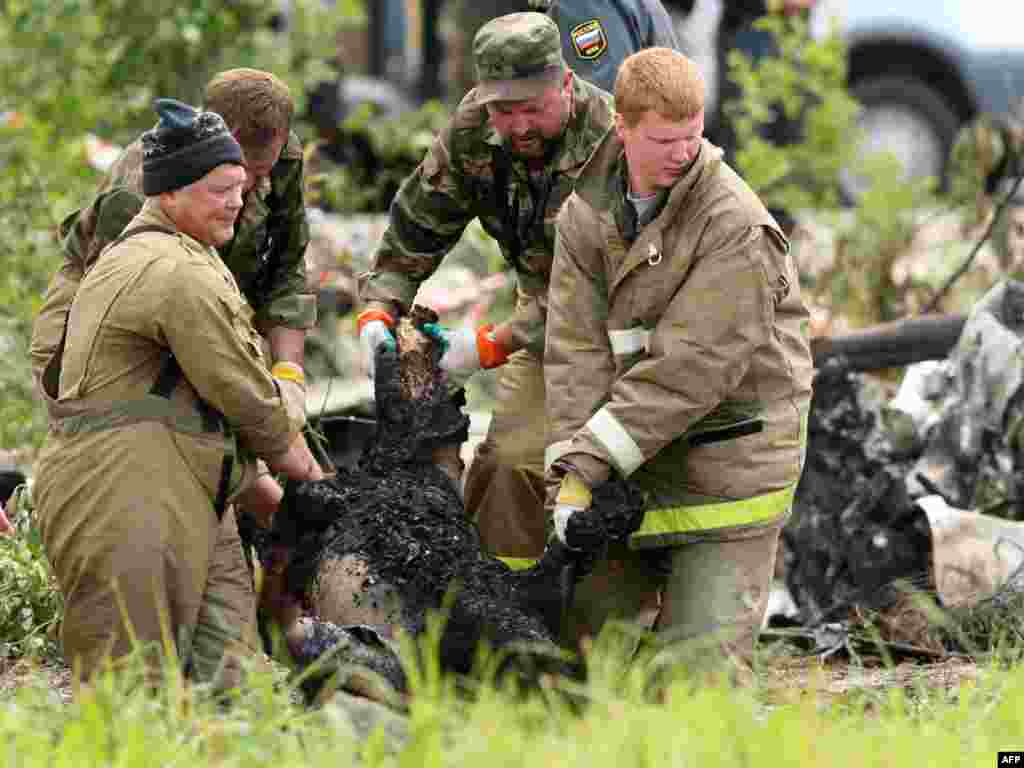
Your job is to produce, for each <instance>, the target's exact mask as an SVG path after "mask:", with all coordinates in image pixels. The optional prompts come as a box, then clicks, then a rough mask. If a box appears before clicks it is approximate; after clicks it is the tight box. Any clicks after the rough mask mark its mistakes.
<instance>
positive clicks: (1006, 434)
mask: <svg viewBox="0 0 1024 768" xmlns="http://www.w3.org/2000/svg"><path fill="white" fill-rule="evenodd" d="M940 375H941V377H942V382H943V386H938V387H935V386H934V384H933V389H935V390H936V391H937V396H932V397H931V398H930V400H929V398H928V397H927V395H926V397H925V399H926V400H929V402H930V403H931V406H932V410H933V416H932V417H931V418H929V419H928V421H927V423H926V425H925V428H924V434H923V435H921V438H922V441H923V443H924V449H923V452H922V454H921V456H920V458H919V459H918V460H917V462H916V463H915V465H914V466H913V467H912V469H911V470H910V472H909V474H908V476H907V490H908V493H909V494H910V495H911V496H912V497H915V498H916V497H919V496H924V495H927V494H930V493H937V494H939V495H941V496H942V497H943V498H944V499H946V501H947V502H949V503H950V504H951V505H953V506H955V507H960V508H963V509H978V510H980V511H983V512H986V513H989V514H995V515H998V516H1000V517H1008V518H1011V519H1020V518H1021V517H1024V508H1022V505H1021V503H1020V496H1021V488H1020V482H1021V481H1020V479H1019V475H1020V472H1019V470H1020V469H1022V468H1024V446H1022V445H1021V444H1020V438H1021V436H1022V435H1021V431H1020V428H1021V425H1022V424H1024V402H1022V400H1024V398H1022V394H1021V390H1022V385H1024V283H1020V282H1017V281H1013V280H1005V281H1003V282H1000V283H999V284H997V285H996V286H995V287H993V288H992V289H991V290H990V291H989V292H988V293H987V294H986V295H985V296H984V297H982V299H981V300H979V301H978V303H977V304H976V305H975V306H974V308H973V309H972V311H971V314H970V316H969V317H968V319H967V323H966V325H965V326H964V330H963V333H962V334H961V336H960V340H959V342H958V343H957V346H956V347H955V349H954V350H953V352H952V354H951V355H950V357H949V359H948V361H947V362H946V364H945V366H944V370H943V371H942V373H941V374H940Z"/></svg>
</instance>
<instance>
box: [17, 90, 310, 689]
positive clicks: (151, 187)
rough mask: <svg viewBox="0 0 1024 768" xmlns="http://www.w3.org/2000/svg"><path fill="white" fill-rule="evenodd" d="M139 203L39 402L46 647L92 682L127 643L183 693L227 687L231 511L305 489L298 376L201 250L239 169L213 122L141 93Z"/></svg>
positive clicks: (233, 191) (85, 296) (234, 552)
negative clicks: (55, 615)
mask: <svg viewBox="0 0 1024 768" xmlns="http://www.w3.org/2000/svg"><path fill="white" fill-rule="evenodd" d="M156 109H157V112H158V113H159V115H160V121H159V123H158V124H157V126H156V127H155V128H154V129H152V130H151V131H148V132H146V133H145V134H143V136H142V139H141V152H142V191H143V193H144V194H145V195H146V201H145V203H144V204H143V206H142V209H141V210H140V211H139V213H138V215H137V216H135V217H134V218H133V219H132V220H131V222H129V225H128V228H127V230H126V231H125V232H124V233H123V234H122V235H121V236H120V237H119V238H118V239H117V240H116V241H115V242H114V244H113V245H112V246H111V247H109V248H108V249H106V250H104V251H103V252H102V253H101V254H99V255H98V258H96V259H95V260H94V263H93V264H92V266H91V268H90V269H89V271H88V273H87V274H86V275H85V277H84V278H83V279H82V281H81V284H80V285H79V286H78V287H77V291H76V295H75V297H74V303H73V305H72V306H71V307H70V310H69V312H68V316H67V323H66V330H64V331H62V334H61V338H60V340H59V342H58V344H57V348H56V351H55V353H54V354H53V355H52V356H51V359H50V361H49V363H48V365H47V366H46V368H45V370H44V371H43V372H42V374H41V377H40V385H41V386H40V389H41V392H42V395H43V397H44V398H45V400H46V404H47V407H48V409H49V412H50V439H49V441H48V443H47V445H46V446H45V447H44V448H43V450H42V451H41V453H40V456H39V459H38V461H37V464H36V468H35V473H34V475H35V484H34V488H33V502H34V505H35V515H36V519H37V520H38V522H39V528H40V532H41V534H42V539H43V544H44V546H45V548H46V552H47V556H48V558H49V560H50V562H51V564H52V566H53V570H54V573H55V575H56V577H57V581H58V583H59V584H60V588H61V592H62V593H63V595H64V599H65V606H66V607H65V612H64V618H63V621H62V624H61V642H62V644H63V647H64V653H65V656H66V658H67V660H68V662H69V663H70V664H72V665H73V667H74V668H75V669H76V672H77V673H78V674H79V675H81V676H82V677H83V678H89V677H91V676H92V675H94V674H95V673H96V672H97V671H98V670H99V669H100V668H101V665H102V662H103V659H104V658H106V657H107V656H108V655H109V656H111V657H113V658H115V659H116V658H119V657H122V656H125V655H126V654H128V653H130V652H131V651H132V650H133V647H134V644H135V642H136V641H137V642H138V643H139V644H140V645H141V646H142V647H144V648H145V649H146V653H147V656H146V658H147V661H148V662H149V663H150V664H151V669H153V670H154V671H155V670H156V669H158V667H157V665H158V659H159V657H160V653H161V650H162V649H164V648H166V647H167V643H170V644H171V646H172V647H173V648H174V650H175V651H176V653H177V656H178V657H179V659H180V661H181V663H182V666H183V668H184V669H185V670H186V672H187V673H190V674H191V675H192V676H193V677H194V678H195V679H198V680H212V679H217V680H218V681H219V682H220V684H222V685H228V686H230V685H233V684H237V682H239V679H240V678H239V672H240V668H239V666H238V659H239V657H240V656H242V655H248V654H249V653H250V652H251V651H252V650H253V647H252V639H253V638H254V637H255V634H254V632H253V627H252V622H253V620H254V618H255V605H254V603H255V597H254V595H253V589H252V582H251V580H250V578H249V574H248V571H247V569H246V566H245V563H244V560H243V554H242V548H241V544H240V541H239V536H238V529H237V525H236V520H235V514H234V511H233V509H232V507H231V502H233V501H235V500H238V501H242V502H245V503H246V504H247V506H248V507H249V508H252V509H265V510H273V509H274V508H276V506H277V505H278V503H279V502H280V498H281V488H280V486H278V485H277V483H276V482H275V481H274V480H273V478H272V477H270V476H268V475H266V474H261V473H260V472H259V471H258V469H257V463H256V461H255V459H253V460H246V459H244V458H243V450H242V449H243V448H244V450H245V452H246V453H247V454H248V455H252V456H255V457H259V458H260V459H262V460H264V461H265V462H266V464H267V466H269V467H270V469H271V470H273V471H276V472H282V473H284V474H286V475H288V476H289V477H291V478H294V479H296V480H304V479H318V478H319V477H320V476H322V473H321V472H320V470H319V467H318V466H317V464H316V462H315V460H314V459H313V457H312V455H311V454H310V452H309V449H308V447H307V445H306V443H305V440H304V439H303V437H302V434H301V430H302V427H303V425H304V423H305V409H304V396H303V393H304V390H303V387H302V372H301V369H300V368H299V367H298V366H296V365H295V364H294V363H290V362H285V361H279V362H277V363H275V364H274V365H273V368H272V370H268V363H267V361H266V359H265V357H264V353H263V345H262V343H261V339H260V337H259V335H258V334H257V332H256V330H255V329H254V327H253V325H252V323H251V319H252V309H251V308H250V307H249V305H248V303H247V302H246V300H245V298H244V297H243V296H242V294H241V293H240V292H239V290H238V286H237V284H236V282H235V279H234V278H233V277H232V275H231V273H230V271H229V270H228V269H227V267H226V266H225V265H224V263H223V261H222V260H221V257H220V255H219V254H218V252H217V251H216V250H215V246H218V245H224V244H225V243H228V242H229V241H230V240H231V239H232V237H233V236H235V222H236V219H237V216H238V215H239V213H240V211H241V210H242V208H243V189H244V187H245V186H246V184H247V179H248V173H247V170H246V168H245V166H244V164H243V163H244V160H243V153H242V150H241V147H240V146H239V144H238V142H237V141H236V140H235V139H234V137H233V136H232V135H231V133H230V132H229V131H228V128H227V126H226V125H225V122H224V120H223V119H222V118H221V117H220V116H219V115H217V114H216V113H213V112H197V111H196V110H194V109H192V108H191V107H188V106H187V105H184V104H181V103H179V102H176V101H173V100H171V99H158V100H157V102H156Z"/></svg>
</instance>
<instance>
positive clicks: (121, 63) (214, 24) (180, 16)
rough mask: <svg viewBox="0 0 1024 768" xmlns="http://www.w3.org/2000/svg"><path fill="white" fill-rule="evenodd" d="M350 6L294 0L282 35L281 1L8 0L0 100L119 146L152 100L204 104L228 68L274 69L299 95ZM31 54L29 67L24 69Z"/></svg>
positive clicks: (145, 117) (68, 134) (0, 51)
mask: <svg viewBox="0 0 1024 768" xmlns="http://www.w3.org/2000/svg"><path fill="white" fill-rule="evenodd" d="M354 5H355V4H354V3H353V2H352V0H349V2H347V3H339V4H338V7H336V8H334V9H327V8H325V7H324V6H323V4H321V3H319V2H317V0H298V1H297V2H292V3H291V6H292V21H293V23H292V26H291V27H290V29H289V31H288V32H287V33H286V34H285V35H278V34H276V33H274V32H273V31H272V30H271V28H270V27H269V21H270V17H271V15H272V14H273V12H274V10H275V4H273V3H265V2H262V0H234V1H233V2H230V3H225V2H222V0H185V1H184V2H182V1H181V0H151V1H150V2H145V3H140V2H137V1H136V0H9V2H7V3H6V7H5V12H4V15H5V22H6V23H5V24H3V25H0V94H2V96H0V99H3V100H4V101H5V102H6V104H5V105H4V106H5V107H6V108H9V109H11V108H13V109H18V110H19V111H22V112H26V113H31V114H32V115H33V116H34V118H35V119H37V120H38V121H39V122H40V123H42V124H45V125H48V126H50V127H51V128H52V130H53V131H54V133H55V138H71V139H77V138H79V137H80V136H81V135H82V134H84V133H85V132H87V131H91V132H94V133H97V134H99V135H102V136H104V137H105V138H108V139H112V140H115V141H120V142H127V141H128V140H130V139H131V138H133V137H134V136H135V134H137V133H138V131H140V130H142V129H144V128H146V127H148V126H149V125H151V124H152V122H153V116H152V113H151V110H150V106H149V105H150V103H151V102H152V99H153V98H155V97H157V96H172V97H174V98H178V99H181V100H183V101H187V102H190V103H199V101H201V98H202V88H203V85H204V84H205V83H206V81H207V80H208V79H209V77H210V76H211V75H212V74H213V73H214V72H216V71H218V70H220V69H224V68H227V67H238V66H254V67H260V68H263V69H270V70H272V71H274V72H275V73H277V74H278V75H280V76H281V77H283V78H284V79H285V80H287V81H288V82H289V83H290V84H291V85H292V86H293V88H294V89H295V93H296V96H298V97H300V99H301V94H302V92H303V85H304V83H305V82H308V81H310V80H312V79H314V78H315V77H318V76H322V74H323V72H324V71H325V69H326V66H327V65H326V63H325V62H326V61H327V60H329V59H330V58H331V57H332V56H333V53H334V31H335V29H336V28H337V26H338V23H339V20H340V19H341V18H342V16H343V15H344V14H346V13H351V12H353V10H354ZM26 52H31V55H32V66H24V64H25V61H24V57H25V55H26ZM300 106H301V104H300Z"/></svg>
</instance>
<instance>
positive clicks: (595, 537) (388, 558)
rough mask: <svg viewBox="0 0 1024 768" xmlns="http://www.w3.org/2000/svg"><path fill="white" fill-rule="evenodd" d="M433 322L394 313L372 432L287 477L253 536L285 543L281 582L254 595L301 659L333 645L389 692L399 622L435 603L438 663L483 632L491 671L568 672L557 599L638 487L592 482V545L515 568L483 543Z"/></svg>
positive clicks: (628, 525)
mask: <svg viewBox="0 0 1024 768" xmlns="http://www.w3.org/2000/svg"><path fill="white" fill-rule="evenodd" d="M434 321H436V315H434V314H433V313H432V312H430V311H429V310H421V309H419V308H414V311H413V313H412V315H411V316H410V317H409V318H403V319H402V320H401V321H400V323H399V329H398V332H397V333H396V336H397V341H398V351H397V353H389V352H387V351H385V350H383V349H382V350H380V351H379V353H378V357H377V364H376V376H375V385H376V400H377V430H376V434H375V437H374V438H373V439H372V440H371V441H370V443H369V444H368V446H367V448H366V450H365V452H364V454H363V456H362V458H361V459H360V462H359V466H358V468H357V469H354V470H350V469H347V468H344V467H342V468H339V469H338V470H337V471H336V473H335V474H334V476H333V477H331V478H329V479H327V480H323V481H317V482H305V483H290V484H288V486H287V487H286V492H285V498H284V501H283V502H282V505H281V509H280V511H279V512H278V514H277V515H276V519H275V529H274V535H273V537H272V540H271V541H270V542H268V546H266V547H265V548H264V555H266V559H267V560H268V565H270V566H271V567H272V563H271V561H273V560H274V555H273V551H277V552H278V553H280V552H281V551H286V552H287V568H286V569H285V571H284V574H283V575H284V578H283V581H282V582H281V583H280V584H278V587H277V588H279V589H281V590H282V594H278V595H270V596H268V595H264V600H263V602H264V603H265V604H272V605H277V606H279V610H278V615H277V616H276V618H277V620H278V623H280V624H283V625H285V627H286V630H285V635H286V637H289V641H290V642H289V647H290V650H291V652H292V655H293V657H295V658H296V659H297V660H298V661H299V662H300V663H302V664H306V663H311V662H313V661H315V659H316V658H317V657H318V656H319V655H320V654H321V653H322V652H323V651H324V650H325V649H326V648H327V647H330V648H331V649H332V650H334V652H335V654H336V655H337V654H339V653H340V654H341V659H340V661H341V662H342V663H344V664H349V665H351V664H360V665H362V666H365V667H369V668H370V669H371V670H373V671H375V672H377V673H378V674H380V675H381V676H382V677H384V678H385V679H386V680H387V681H388V682H389V683H390V684H391V685H392V686H393V687H394V688H396V689H397V690H399V691H401V690H402V689H403V688H404V685H405V681H404V679H403V677H402V675H401V669H400V666H399V665H398V663H397V657H396V656H395V654H394V651H395V648H394V639H395V634H396V630H398V629H401V630H403V631H404V632H406V633H409V634H411V635H413V636H419V635H421V634H422V633H424V632H425V631H426V629H427V626H428V618H429V617H430V616H431V615H432V614H435V613H437V614H444V615H445V623H444V628H443V631H442V633H441V636H440V647H439V649H438V651H439V656H440V662H441V665H442V667H443V668H445V669H447V670H449V671H454V672H458V673H463V674H465V673H469V672H470V671H471V668H472V665H473V664H474V662H475V661H476V659H477V657H478V654H477V650H478V647H479V646H480V644H481V641H483V640H486V641H487V643H488V645H489V646H490V647H492V648H495V649H498V650H499V651H501V652H502V653H503V654H504V661H503V663H502V665H501V667H500V671H502V672H504V671H516V672H518V673H521V674H526V675H528V676H529V677H531V678H532V677H535V676H536V674H537V673H538V672H539V671H543V670H553V671H557V672H559V673H562V674H574V673H575V669H574V668H573V667H571V666H570V665H568V664H567V663H566V662H565V661H564V660H563V655H562V654H561V653H560V652H559V651H558V646H557V638H558V636H559V632H560V624H561V619H562V615H563V611H564V606H565V605H566V603H567V601H568V600H569V599H570V597H571V593H572V589H573V585H574V583H575V580H576V579H577V578H578V577H580V576H582V575H583V574H584V573H585V572H586V571H587V569H588V568H589V567H590V565H592V563H593V562H594V560H595V558H597V557H600V556H601V552H602V551H603V548H604V547H605V546H607V542H608V541H610V540H611V539H614V538H621V537H624V536H626V535H628V534H629V533H631V532H632V531H633V530H635V529H636V528H637V527H639V524H640V521H641V519H642V497H641V494H640V493H639V491H638V490H636V489H635V487H634V486H633V485H631V484H630V483H627V482H625V481H621V480H619V481H613V482H609V483H607V484H605V485H604V486H603V487H602V488H601V489H600V490H599V492H598V493H597V494H596V495H595V503H594V506H593V508H592V509H591V510H589V511H588V513H587V515H586V516H585V519H581V523H580V524H584V525H587V526H589V527H590V528H591V529H593V531H588V534H590V535H588V536H587V537H586V540H587V541H588V542H593V545H594V546H593V550H592V551H588V552H572V551H569V550H568V549H567V548H565V547H564V546H563V545H561V544H560V543H558V542H557V541H554V542H552V544H551V545H550V546H549V547H548V549H547V551H546V552H545V554H544V556H543V557H542V558H541V560H540V561H539V563H538V564H537V565H535V566H533V567H531V568H527V569H524V570H513V569H511V568H510V567H509V566H507V565H505V564H504V563H503V562H501V561H500V560H498V559H496V558H494V557H491V556H490V555H487V554H486V553H485V552H484V551H483V549H482V547H481V544H480V538H479V534H478V532H477V530H476V527H475V525H474V524H473V523H472V521H470V520H469V518H468V517H467V515H466V512H465V509H464V507H463V504H462V498H461V492H460V487H459V480H460V477H461V473H462V464H461V460H460V459H459V447H460V445H461V444H462V442H463V441H464V440H465V439H466V435H467V429H468V426H469V418H468V417H467V416H466V415H465V414H463V413H462V409H461V406H462V404H463V401H462V398H461V397H460V396H455V397H453V396H452V395H451V393H450V388H449V385H448V383H447V381H446V380H445V377H444V376H443V374H442V373H441V372H440V369H439V367H438V365H437V363H438V360H439V358H440V355H441V349H440V348H439V345H438V344H437V343H436V342H434V340H432V339H430V338H429V337H426V336H425V335H423V334H422V333H420V331H419V330H418V329H419V327H420V326H422V324H423V323H425V322H434ZM289 605H297V606H299V607H300V611H299V614H301V615H299V616H294V615H292V616H289V615H288V611H287V607H288V606H289ZM281 607H283V608H284V609H285V610H280V608H281ZM339 648H340V649H341V650H339Z"/></svg>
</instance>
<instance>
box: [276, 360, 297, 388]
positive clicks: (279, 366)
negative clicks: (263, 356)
mask: <svg viewBox="0 0 1024 768" xmlns="http://www.w3.org/2000/svg"><path fill="white" fill-rule="evenodd" d="M270 375H271V376H273V377H274V378H275V379H281V380H282V381H294V382H295V383H296V384H300V385H302V386H305V384H306V374H305V373H303V371H302V369H301V368H300V367H299V366H297V365H296V364H295V363H289V362H283V361H282V362H280V363H274V367H273V368H271V369H270Z"/></svg>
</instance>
